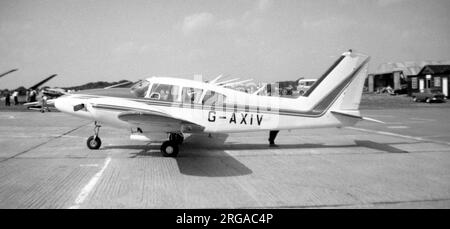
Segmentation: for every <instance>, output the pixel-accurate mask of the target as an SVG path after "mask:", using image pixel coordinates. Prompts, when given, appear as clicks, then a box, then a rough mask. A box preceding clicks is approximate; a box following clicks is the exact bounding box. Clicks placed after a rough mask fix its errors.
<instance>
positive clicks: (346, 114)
mask: <svg viewBox="0 0 450 229" xmlns="http://www.w3.org/2000/svg"><path fill="white" fill-rule="evenodd" d="M331 113H332V114H335V115H342V116H345V117H349V118H356V119H361V120H366V121H370V122H376V123H381V124H386V123H385V122H383V121H380V120H376V119H373V118H367V117H363V116H360V115H355V114H352V113H351V112H346V111H331Z"/></svg>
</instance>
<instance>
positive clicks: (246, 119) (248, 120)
mask: <svg viewBox="0 0 450 229" xmlns="http://www.w3.org/2000/svg"><path fill="white" fill-rule="evenodd" d="M240 114H241V121H240V122H239V124H241V125H253V117H255V119H256V122H255V125H256V124H257V125H258V126H260V125H261V123H262V120H263V115H260V114H256V115H253V114H248V113H240ZM210 118H211V114H210ZM215 118H216V116H215V113H214V120H215ZM219 118H225V117H224V116H221V117H219ZM229 123H234V124H237V121H236V113H232V114H231V117H230V121H229Z"/></svg>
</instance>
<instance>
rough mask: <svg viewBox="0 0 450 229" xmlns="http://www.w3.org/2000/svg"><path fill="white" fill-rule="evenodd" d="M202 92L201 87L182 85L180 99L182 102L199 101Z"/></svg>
mask: <svg viewBox="0 0 450 229" xmlns="http://www.w3.org/2000/svg"><path fill="white" fill-rule="evenodd" d="M202 92H203V90H202V89H198V88H192V87H184V88H183V91H182V92H181V101H182V102H183V103H199V102H200V97H201V96H202Z"/></svg>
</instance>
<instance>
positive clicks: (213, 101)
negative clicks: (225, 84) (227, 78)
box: [202, 91, 226, 106]
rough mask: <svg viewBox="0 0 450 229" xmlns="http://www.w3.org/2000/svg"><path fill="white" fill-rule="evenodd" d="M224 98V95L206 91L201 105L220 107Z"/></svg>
mask: <svg viewBox="0 0 450 229" xmlns="http://www.w3.org/2000/svg"><path fill="white" fill-rule="evenodd" d="M225 98H226V97H225V95H222V94H220V93H217V92H215V91H207V92H206V94H205V96H204V97H203V99H202V104H203V105H209V106H220V105H222V104H223V103H224V102H225Z"/></svg>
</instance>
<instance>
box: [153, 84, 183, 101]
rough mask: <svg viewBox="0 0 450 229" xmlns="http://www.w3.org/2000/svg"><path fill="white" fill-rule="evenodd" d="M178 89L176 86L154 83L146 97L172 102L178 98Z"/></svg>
mask: <svg viewBox="0 0 450 229" xmlns="http://www.w3.org/2000/svg"><path fill="white" fill-rule="evenodd" d="M178 91H179V87H178V86H175V85H169V84H158V83H155V84H153V86H152V89H151V90H150V93H149V94H148V98H149V99H152V100H160V101H167V102H173V101H177V100H178V95H179V93H178Z"/></svg>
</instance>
